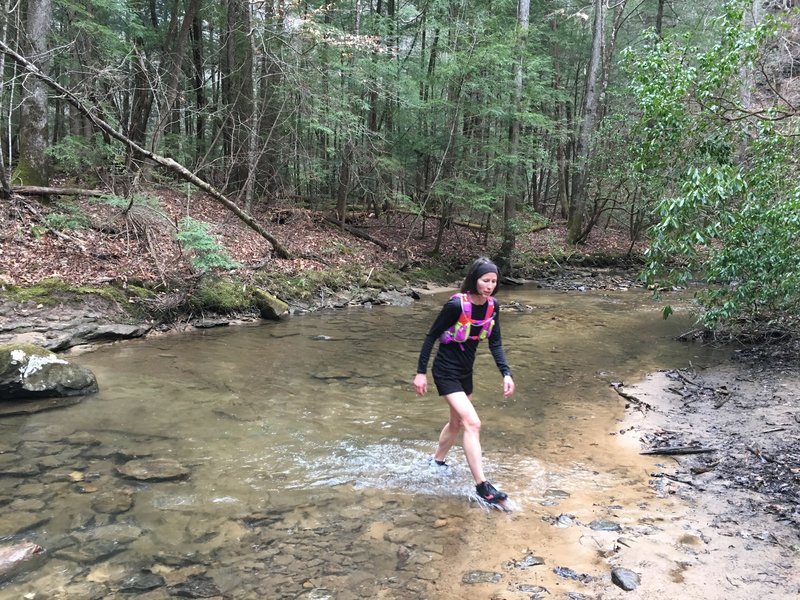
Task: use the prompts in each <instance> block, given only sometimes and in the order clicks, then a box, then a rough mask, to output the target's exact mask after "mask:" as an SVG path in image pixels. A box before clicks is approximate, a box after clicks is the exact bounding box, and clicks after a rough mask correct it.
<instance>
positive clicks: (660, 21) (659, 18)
mask: <svg viewBox="0 0 800 600" xmlns="http://www.w3.org/2000/svg"><path fill="white" fill-rule="evenodd" d="M664 2H665V0H658V8H657V9H656V35H657V36H658V37H661V32H662V31H663V27H664Z"/></svg>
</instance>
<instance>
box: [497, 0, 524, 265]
mask: <svg viewBox="0 0 800 600" xmlns="http://www.w3.org/2000/svg"><path fill="white" fill-rule="evenodd" d="M530 13H531V3H530V0H519V1H518V3H517V36H516V37H517V39H516V46H517V49H516V51H517V56H516V61H515V63H514V111H515V113H516V114H515V115H514V118H513V120H512V121H511V133H510V138H511V139H510V140H509V142H510V143H509V145H510V152H511V155H512V156H514V155H516V154H517V152H519V139H520V131H521V128H522V123H521V121H520V115H521V113H522V90H523V76H524V67H525V41H526V40H527V37H528V26H529V21H530ZM520 170H521V169H520V167H519V163H516V164H515V165H514V167H513V168H512V169H511V171H510V173H509V176H508V177H509V185H508V186H507V188H508V191H507V192H506V197H505V200H504V203H503V243H502V244H501V245H500V256H498V257H497V261H498V266H499V267H500V270H501V271H503V272H506V273H509V274H510V273H511V267H512V262H511V259H512V256H513V254H514V248H515V246H516V233H515V225H516V224H515V220H516V218H517V202H518V196H517V193H518V192H517V190H518V189H520V186H519V179H520V177H519V174H520ZM523 189H524V188H523Z"/></svg>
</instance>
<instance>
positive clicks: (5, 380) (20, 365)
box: [0, 344, 97, 408]
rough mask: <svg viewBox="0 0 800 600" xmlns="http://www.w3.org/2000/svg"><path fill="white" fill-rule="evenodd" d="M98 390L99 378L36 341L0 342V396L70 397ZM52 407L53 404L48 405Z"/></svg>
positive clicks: (20, 397)
mask: <svg viewBox="0 0 800 600" xmlns="http://www.w3.org/2000/svg"><path fill="white" fill-rule="evenodd" d="M95 392H97V379H96V378H95V376H94V374H93V373H92V372H91V371H89V370H88V369H86V368H84V367H81V366H78V365H74V364H72V363H70V362H68V361H66V360H64V359H62V358H59V357H58V356H57V355H56V354H55V353H53V352H50V351H49V350H46V349H45V348H41V347H39V346H36V345H34V344H2V345H0V398H2V399H3V400H12V401H13V400H29V399H41V398H53V397H59V398H60V397H71V396H83V395H86V394H94V393H95ZM47 407H48V408H52V405H48V406H47Z"/></svg>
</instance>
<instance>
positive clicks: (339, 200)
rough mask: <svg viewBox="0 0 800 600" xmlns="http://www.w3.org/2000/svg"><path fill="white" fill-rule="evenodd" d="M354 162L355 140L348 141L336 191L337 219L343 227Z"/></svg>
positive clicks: (340, 166) (343, 153)
mask: <svg viewBox="0 0 800 600" xmlns="http://www.w3.org/2000/svg"><path fill="white" fill-rule="evenodd" d="M352 161H353V140H351V139H348V140H347V141H346V142H345V144H344V150H343V151H342V162H341V164H340V165H339V185H338V189H337V191H336V218H337V219H339V222H340V223H341V225H342V227H344V224H345V215H346V213H347V192H348V189H349V186H350V167H351V164H352Z"/></svg>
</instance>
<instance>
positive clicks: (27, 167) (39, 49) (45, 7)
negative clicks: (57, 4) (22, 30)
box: [12, 0, 52, 185]
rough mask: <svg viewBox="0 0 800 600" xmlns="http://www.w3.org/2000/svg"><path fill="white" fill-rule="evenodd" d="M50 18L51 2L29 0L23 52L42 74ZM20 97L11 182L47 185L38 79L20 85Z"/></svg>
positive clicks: (42, 90) (43, 92)
mask: <svg viewBox="0 0 800 600" xmlns="http://www.w3.org/2000/svg"><path fill="white" fill-rule="evenodd" d="M51 17H52V4H51V0H29V1H28V14H27V31H26V33H27V36H26V37H27V40H28V43H26V44H25V47H26V51H27V54H28V56H29V57H30V61H31V63H32V64H34V65H36V67H37V69H38V70H39V71H41V72H42V73H44V74H47V72H48V67H49V62H50V61H49V58H48V54H47V50H48V37H49V34H50V19H51ZM22 89H23V97H22V111H21V113H20V127H19V162H18V163H17V168H16V169H15V171H14V175H13V177H12V179H13V180H14V181H15V182H17V183H22V184H29V185H47V184H48V182H49V179H50V174H49V170H50V165H49V161H48V160H47V154H46V152H45V150H47V143H48V139H47V85H45V83H44V82H43V81H42V80H41V79H39V78H38V77H26V78H24V79H23V82H22Z"/></svg>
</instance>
